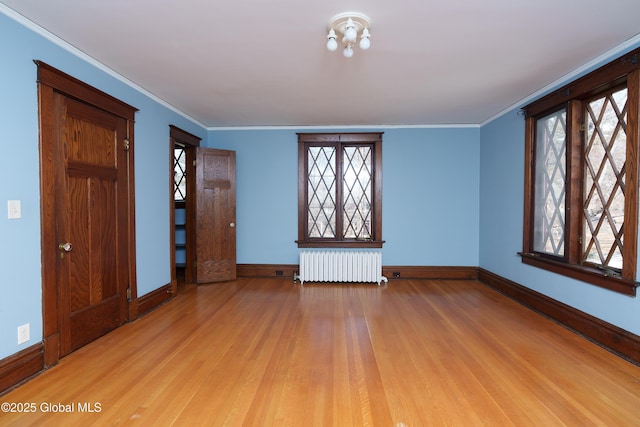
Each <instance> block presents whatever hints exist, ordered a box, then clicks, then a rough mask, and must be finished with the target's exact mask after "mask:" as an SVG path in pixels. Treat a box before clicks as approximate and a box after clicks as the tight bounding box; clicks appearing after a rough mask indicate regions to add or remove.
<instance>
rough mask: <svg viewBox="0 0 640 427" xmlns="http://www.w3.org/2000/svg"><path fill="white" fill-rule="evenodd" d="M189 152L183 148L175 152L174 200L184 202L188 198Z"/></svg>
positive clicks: (176, 149)
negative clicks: (187, 165)
mask: <svg viewBox="0 0 640 427" xmlns="http://www.w3.org/2000/svg"><path fill="white" fill-rule="evenodd" d="M186 162H187V152H186V151H185V149H184V148H183V147H181V148H175V149H174V150H173V174H174V176H173V183H174V186H173V199H174V200H176V201H183V200H185V199H186V198H187V168H186Z"/></svg>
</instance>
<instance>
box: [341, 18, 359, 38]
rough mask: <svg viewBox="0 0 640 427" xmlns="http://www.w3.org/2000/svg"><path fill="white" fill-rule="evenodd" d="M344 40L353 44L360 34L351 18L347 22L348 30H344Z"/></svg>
mask: <svg viewBox="0 0 640 427" xmlns="http://www.w3.org/2000/svg"><path fill="white" fill-rule="evenodd" d="M344 38H345V39H346V41H347V43H353V42H355V41H356V39H357V38H358V32H357V31H356V27H355V25H354V24H353V20H352V19H351V18H349V19H348V20H347V28H346V29H345V30H344Z"/></svg>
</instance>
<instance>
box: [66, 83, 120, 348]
mask: <svg viewBox="0 0 640 427" xmlns="http://www.w3.org/2000/svg"><path fill="white" fill-rule="evenodd" d="M60 96H62V95H60ZM60 105H61V107H62V108H61V110H60V111H59V113H60V119H61V120H63V123H64V128H65V132H63V133H62V135H61V137H62V143H63V145H65V146H66V153H65V156H64V157H65V158H64V159H63V164H61V165H60V166H61V167H60V168H59V171H60V173H63V174H64V176H62V177H61V181H60V182H63V183H64V185H61V186H60V187H59V188H57V189H56V190H57V191H56V193H57V196H56V200H58V201H59V204H60V210H59V211H58V218H57V222H58V225H59V233H58V240H59V241H60V243H59V245H65V244H69V245H70V247H69V248H68V249H67V248H65V247H64V246H63V247H60V248H59V250H60V256H59V262H60V268H59V276H58V301H59V302H60V308H61V316H60V333H61V335H60V339H61V340H60V349H61V355H62V356H63V355H65V354H67V353H69V352H71V351H73V350H75V349H77V348H79V347H81V346H83V345H85V344H87V343H88V342H90V341H93V340H94V339H96V338H98V337H100V336H102V335H104V334H105V333H107V332H109V331H111V330H112V329H114V328H116V327H117V326H119V325H121V324H123V323H124V322H125V320H126V313H127V288H128V284H127V280H128V274H127V268H126V265H127V258H128V253H127V244H126V243H127V234H126V233H127V226H126V215H120V214H119V212H118V210H119V209H122V207H125V208H126V206H127V187H126V185H124V183H126V167H122V166H121V165H124V164H126V148H125V147H124V145H123V144H124V142H123V140H124V137H123V136H124V135H126V121H125V120H124V119H122V118H120V117H117V116H114V115H112V114H110V113H107V112H104V111H101V110H99V109H97V108H95V107H92V106H90V105H87V104H84V103H80V102H77V101H73V100H71V99H68V98H64V99H61V101H60ZM120 183H123V185H120Z"/></svg>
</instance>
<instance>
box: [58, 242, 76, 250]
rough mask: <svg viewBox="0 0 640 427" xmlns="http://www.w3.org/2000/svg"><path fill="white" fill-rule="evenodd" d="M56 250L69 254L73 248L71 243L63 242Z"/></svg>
mask: <svg viewBox="0 0 640 427" xmlns="http://www.w3.org/2000/svg"><path fill="white" fill-rule="evenodd" d="M58 249H60V250H61V251H65V252H71V249H73V246H71V243H69V242H65V243H60V244H59V245H58Z"/></svg>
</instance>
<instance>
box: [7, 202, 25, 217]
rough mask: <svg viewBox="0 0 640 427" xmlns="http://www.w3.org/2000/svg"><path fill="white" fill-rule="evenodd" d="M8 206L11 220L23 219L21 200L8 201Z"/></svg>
mask: <svg viewBox="0 0 640 427" xmlns="http://www.w3.org/2000/svg"><path fill="white" fill-rule="evenodd" d="M7 206H8V207H9V219H18V218H21V217H22V212H21V208H20V200H9V201H7Z"/></svg>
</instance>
